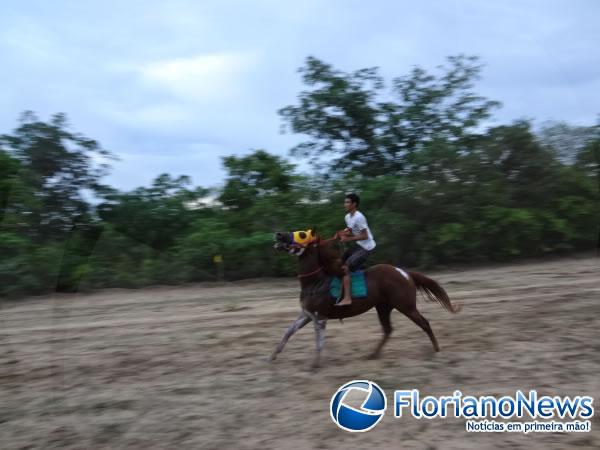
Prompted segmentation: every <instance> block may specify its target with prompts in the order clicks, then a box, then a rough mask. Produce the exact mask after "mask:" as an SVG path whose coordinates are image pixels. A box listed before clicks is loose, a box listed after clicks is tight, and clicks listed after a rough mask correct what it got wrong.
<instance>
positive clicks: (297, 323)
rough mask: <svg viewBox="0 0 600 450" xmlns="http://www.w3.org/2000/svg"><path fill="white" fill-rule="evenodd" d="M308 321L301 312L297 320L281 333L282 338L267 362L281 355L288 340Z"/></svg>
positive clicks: (305, 315)
mask: <svg viewBox="0 0 600 450" xmlns="http://www.w3.org/2000/svg"><path fill="white" fill-rule="evenodd" d="M310 320H311V319H310V317H308V315H307V314H306V313H305V312H304V311H302V312H301V313H300V315H299V316H298V318H297V319H296V320H294V321H293V322H292V324H291V325H290V326H289V327H288V329H287V330H286V331H285V333H283V337H282V338H281V341H280V342H279V344H278V345H277V347H276V348H275V350H273V353H271V356H270V357H269V361H273V360H274V359H275V358H277V354H279V353H281V351H282V350H283V347H285V344H286V343H287V341H288V339H289V338H290V337H292V335H293V334H294V333H295V332H296V331H298V330H299V329H300V328H302V327H303V326H304V325H306V324H307V323H308V322H310Z"/></svg>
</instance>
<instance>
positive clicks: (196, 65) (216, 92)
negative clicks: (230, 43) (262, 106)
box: [138, 52, 258, 101]
mask: <svg viewBox="0 0 600 450" xmlns="http://www.w3.org/2000/svg"><path fill="white" fill-rule="evenodd" d="M257 60H258V57H257V55H256V53H254V52H222V53H210V54H202V55H195V56H191V57H187V58H176V59H167V60H161V61H153V62H150V63H146V64H143V65H141V66H140V67H139V68H138V71H139V74H140V76H141V78H142V80H143V81H144V82H146V83H148V84H150V85H153V86H155V87H158V88H162V89H166V90H167V91H169V92H170V93H172V94H173V95H175V96H177V97H179V98H180V99H183V100H195V101H199V100H200V101H201V100H206V101H213V100H217V99H219V100H223V99H229V98H232V97H234V96H235V95H239V94H240V93H241V91H242V80H243V77H244V76H245V75H246V74H247V73H248V72H249V71H250V70H251V69H252V68H253V66H255V65H256V64H257Z"/></svg>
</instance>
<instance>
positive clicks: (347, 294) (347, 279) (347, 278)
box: [336, 265, 352, 306]
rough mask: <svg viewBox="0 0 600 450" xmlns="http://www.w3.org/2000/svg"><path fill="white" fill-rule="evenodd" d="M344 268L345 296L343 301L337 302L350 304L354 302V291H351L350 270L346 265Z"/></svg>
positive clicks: (343, 284) (342, 304)
mask: <svg viewBox="0 0 600 450" xmlns="http://www.w3.org/2000/svg"><path fill="white" fill-rule="evenodd" d="M342 268H343V269H344V276H343V277H342V290H343V293H344V298H343V299H342V301H341V302H339V303H336V305H338V306H344V305H350V304H352V291H351V289H352V288H351V283H350V270H349V269H348V266H346V265H344V266H343V267H342Z"/></svg>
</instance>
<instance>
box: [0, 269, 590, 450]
mask: <svg viewBox="0 0 600 450" xmlns="http://www.w3.org/2000/svg"><path fill="white" fill-rule="evenodd" d="M428 275H430V276H432V277H434V278H435V279H437V280H438V281H439V282H441V283H442V285H443V286H444V287H445V288H446V289H447V290H448V292H449V294H450V296H451V298H452V299H453V300H454V301H460V302H462V303H463V305H464V309H463V311H462V312H461V313H460V314H458V315H451V314H449V313H447V312H446V311H444V310H443V309H442V308H440V307H439V305H437V304H433V303H428V302H425V301H420V309H421V311H422V312H423V314H424V315H425V316H426V317H427V318H428V319H429V320H430V322H431V325H432V327H433V329H434V331H435V333H436V335H437V337H438V340H439V341H440V345H441V347H442V352H441V353H439V354H434V353H433V352H432V350H431V344H430V343H429V340H428V339H427V336H426V335H425V334H424V333H423V332H422V331H421V330H420V329H418V328H417V327H416V326H415V325H414V324H412V322H410V321H409V320H408V319H406V318H405V317H403V316H402V315H401V314H400V313H397V312H396V313H393V314H392V322H393V325H394V327H395V329H394V334H393V337H392V339H391V340H390V341H389V343H388V345H387V346H386V347H385V349H384V352H383V358H382V359H381V360H379V361H366V360H364V356H365V355H366V354H367V353H368V352H369V351H370V350H372V348H373V347H374V346H375V344H376V342H377V340H378V339H379V338H380V332H381V331H380V327H379V324H378V321H377V317H376V313H375V312H374V311H370V312H369V313H367V314H365V315H364V316H361V317H357V318H354V319H349V320H346V321H345V323H344V324H343V325H341V324H340V323H339V322H337V321H332V322H330V323H329V324H328V328H327V337H328V338H327V341H326V344H325V351H324V355H323V363H324V367H323V368H322V369H321V370H320V371H319V372H316V373H315V372H312V371H310V370H309V369H308V364H309V362H310V358H311V357H312V355H313V347H314V344H313V341H314V338H313V333H312V329H311V327H310V326H308V327H306V328H305V329H304V330H302V331H301V332H299V334H297V335H296V336H295V337H294V338H292V340H291V341H290V343H289V344H288V346H287V347H286V349H285V350H284V352H283V354H282V355H281V356H280V358H279V359H278V360H277V361H276V362H274V363H272V364H268V363H266V362H265V357H266V356H267V355H268V354H269V352H270V351H271V350H272V348H273V346H274V345H275V344H276V342H277V341H278V339H279V338H280V336H281V333H282V332H283V330H284V329H285V327H286V326H287V325H288V323H289V322H290V321H291V320H292V319H293V318H294V317H295V316H296V314H297V312H298V304H297V292H298V291H297V285H296V282H295V280H267V281H259V282H244V283H232V284H228V285H221V286H210V285H197V286H185V287H180V288H166V287H161V288H153V289H142V290H135V291H128V290H107V291H102V292H98V293H93V294H87V295H55V296H49V297H44V298H36V299H28V300H23V301H19V302H4V303H2V310H1V319H2V321H1V323H0V326H1V329H0V399H1V401H2V403H1V405H2V408H1V409H0V447H1V448H3V449H8V448H11V449H12V448H78V449H81V448H236V449H238V448H239V449H251V448H263V449H264V448H292V449H294V448H338V447H343V448H361V449H364V448H367V446H369V447H370V448H390V449H391V448H424V449H436V448H444V449H452V448H457V449H459V448H460V449H464V448H510V447H522V448H553V449H564V448H569V447H577V448H600V419H599V418H598V415H596V417H594V419H593V420H592V432H591V433H588V434H558V433H554V434H528V435H521V434H495V433H487V434H481V433H480V434H469V433H466V432H465V430H464V420H462V419H461V420H459V419H447V420H429V421H428V420H416V419H411V418H404V419H401V420H397V419H394V418H393V417H391V416H387V417H385V418H384V420H383V421H382V422H381V423H380V424H379V425H378V426H377V427H376V428H375V429H374V430H372V431H371V432H369V433H365V434H363V435H351V434H349V433H346V432H343V431H340V430H338V429H337V428H336V427H335V425H334V424H333V423H332V422H331V421H330V419H329V413H328V406H329V400H330V398H331V395H332V394H333V392H334V391H335V390H336V389H337V387H338V386H339V385H341V384H342V383H344V382H346V381H349V380H351V379H353V378H366V379H371V380H373V381H376V382H378V383H379V384H380V385H381V386H382V387H383V388H384V390H386V391H389V392H391V391H393V390H394V389H401V388H408V389H411V388H417V389H420V390H421V392H422V393H428V394H440V395H441V394H451V393H452V392H453V391H454V390H455V389H457V388H460V389H461V390H462V391H463V392H465V393H469V394H473V395H483V394H489V395H504V394H509V395H514V391H515V390H516V389H523V390H528V389H538V391H539V392H540V393H541V394H551V395H577V394H588V395H593V396H595V397H596V398H600V375H599V374H600V332H599V330H600V260H598V259H595V258H579V259H563V260H559V261H552V262H545V263H530V264H518V265H511V266H505V267H496V268H487V269H485V268H484V269H477V270H465V271H454V272H449V271H448V272H439V273H429V274H428ZM596 407H598V405H596Z"/></svg>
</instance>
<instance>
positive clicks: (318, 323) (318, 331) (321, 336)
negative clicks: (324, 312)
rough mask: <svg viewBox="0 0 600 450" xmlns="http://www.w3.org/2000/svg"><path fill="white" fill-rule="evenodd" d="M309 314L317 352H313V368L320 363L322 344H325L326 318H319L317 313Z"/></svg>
mask: <svg viewBox="0 0 600 450" xmlns="http://www.w3.org/2000/svg"><path fill="white" fill-rule="evenodd" d="M308 314H309V317H311V319H312V321H313V325H314V327H315V339H316V344H317V346H316V349H317V353H316V354H315V359H314V360H313V362H312V364H311V366H312V368H313V369H316V368H318V367H319V366H320V365H321V350H323V345H324V344H325V326H326V325H327V319H322V318H319V315H318V313H315V314H314V315H313V314H310V313H308Z"/></svg>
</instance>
